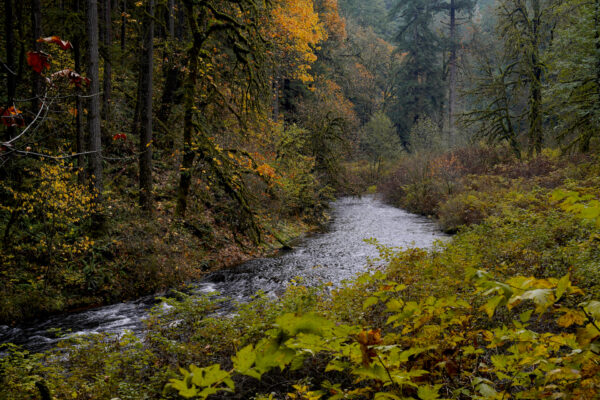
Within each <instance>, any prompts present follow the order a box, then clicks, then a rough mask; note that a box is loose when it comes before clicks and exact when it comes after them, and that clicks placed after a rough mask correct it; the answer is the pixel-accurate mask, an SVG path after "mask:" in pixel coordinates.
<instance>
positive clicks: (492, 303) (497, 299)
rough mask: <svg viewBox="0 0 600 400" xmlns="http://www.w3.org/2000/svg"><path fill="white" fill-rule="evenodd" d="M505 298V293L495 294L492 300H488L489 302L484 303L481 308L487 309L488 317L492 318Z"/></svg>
mask: <svg viewBox="0 0 600 400" xmlns="http://www.w3.org/2000/svg"><path fill="white" fill-rule="evenodd" d="M503 300H504V296H503V295H498V296H494V297H492V298H491V299H490V300H488V302H487V303H485V304H484V305H482V306H481V308H480V309H481V310H483V311H485V312H486V314H487V315H488V317H490V318H492V317H493V316H494V313H495V312H496V308H497V307H498V306H499V305H500V303H502V301H503Z"/></svg>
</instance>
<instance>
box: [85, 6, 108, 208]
mask: <svg viewBox="0 0 600 400" xmlns="http://www.w3.org/2000/svg"><path fill="white" fill-rule="evenodd" d="M86 5H87V9H86V12H87V16H86V30H87V37H88V72H87V74H88V78H89V79H90V85H89V92H88V95H89V102H88V131H89V146H90V147H89V150H90V153H91V154H90V157H89V159H90V173H91V175H92V183H93V186H94V189H95V191H96V193H95V196H96V202H97V203H99V202H101V201H102V198H103V192H104V179H103V178H104V176H103V175H104V173H103V172H104V171H103V167H102V134H101V130H100V71H99V70H100V68H99V62H100V57H99V50H98V2H97V0H87V1H86Z"/></svg>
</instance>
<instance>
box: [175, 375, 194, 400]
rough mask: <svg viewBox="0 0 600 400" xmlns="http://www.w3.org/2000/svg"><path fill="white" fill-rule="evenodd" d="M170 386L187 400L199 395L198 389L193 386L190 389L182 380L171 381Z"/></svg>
mask: <svg viewBox="0 0 600 400" xmlns="http://www.w3.org/2000/svg"><path fill="white" fill-rule="evenodd" d="M169 385H170V387H172V388H173V389H175V390H177V391H178V392H179V395H180V396H182V397H185V398H187V399H189V398H191V397H195V396H196V395H197V394H198V389H197V388H195V387H193V386H192V387H188V385H187V384H186V383H185V382H184V381H182V380H178V379H171V380H170V381H169Z"/></svg>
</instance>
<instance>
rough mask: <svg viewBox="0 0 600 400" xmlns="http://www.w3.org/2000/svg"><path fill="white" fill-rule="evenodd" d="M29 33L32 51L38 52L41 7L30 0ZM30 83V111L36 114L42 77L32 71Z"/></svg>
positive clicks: (35, 1) (36, 0)
mask: <svg viewBox="0 0 600 400" xmlns="http://www.w3.org/2000/svg"><path fill="white" fill-rule="evenodd" d="M31 31H32V38H31V39H32V42H33V49H34V50H35V51H40V50H41V49H42V47H41V45H40V43H38V41H37V40H38V39H39V38H41V37H42V6H41V4H40V0H31ZM32 82H33V91H32V97H33V99H32V100H31V109H32V111H33V112H34V113H37V110H38V108H39V107H40V96H41V95H42V88H43V79H42V77H41V76H40V75H39V74H37V73H35V71H32Z"/></svg>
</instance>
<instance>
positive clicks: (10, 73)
mask: <svg viewBox="0 0 600 400" xmlns="http://www.w3.org/2000/svg"><path fill="white" fill-rule="evenodd" d="M12 7H13V3H12V0H4V37H5V40H6V64H4V70H5V72H6V94H7V101H6V107H11V106H13V105H14V101H15V94H16V90H17V72H16V68H15V47H16V43H15V32H14V29H13V18H14V15H13V8H12ZM13 134H14V127H12V126H9V127H8V128H6V137H5V139H6V140H8V139H10V138H11V137H12V136H13Z"/></svg>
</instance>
